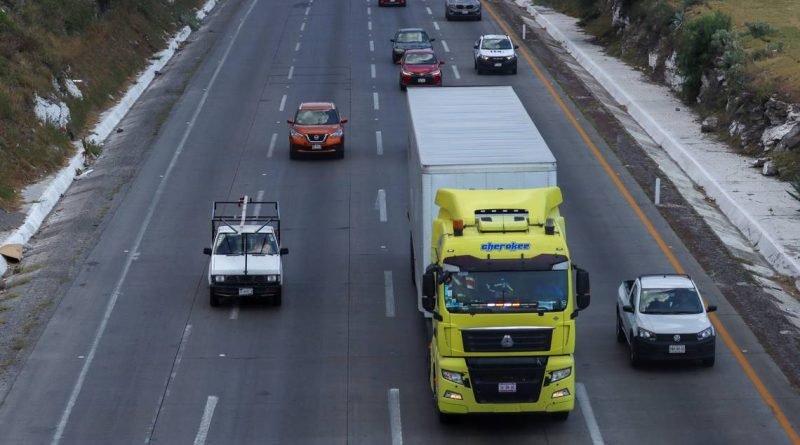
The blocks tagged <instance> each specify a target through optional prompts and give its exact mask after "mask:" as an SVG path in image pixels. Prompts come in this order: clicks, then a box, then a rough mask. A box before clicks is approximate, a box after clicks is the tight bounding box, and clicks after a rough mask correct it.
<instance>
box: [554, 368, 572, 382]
mask: <svg viewBox="0 0 800 445" xmlns="http://www.w3.org/2000/svg"><path fill="white" fill-rule="evenodd" d="M570 375H572V367H569V368H562V369H556V370H555V371H552V372H550V383H553V382H557V381H559V380H564V379H565V378H567V377H569V376H570Z"/></svg>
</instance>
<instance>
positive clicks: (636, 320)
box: [616, 274, 717, 367]
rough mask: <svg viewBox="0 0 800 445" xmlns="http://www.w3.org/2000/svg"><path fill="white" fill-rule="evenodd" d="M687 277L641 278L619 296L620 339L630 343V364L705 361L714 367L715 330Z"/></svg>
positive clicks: (624, 287)
mask: <svg viewBox="0 0 800 445" xmlns="http://www.w3.org/2000/svg"><path fill="white" fill-rule="evenodd" d="M715 310H717V307H716V306H708V307H705V305H704V303H703V298H702V297H701V296H700V292H699V291H698V289H697V286H696V285H695V283H694V281H693V280H692V279H691V278H690V277H689V276H688V275H676V274H667V275H642V276H640V277H639V278H636V279H635V280H628V281H623V282H622V284H621V285H620V286H619V292H618V295H617V311H616V312H617V341H619V342H620V343H628V346H629V348H630V361H631V365H632V366H634V367H636V366H638V365H639V364H641V362H642V361H644V360H700V361H702V363H703V365H704V366H707V367H711V366H714V357H715V348H716V346H715V342H716V332H715V331H714V326H713V325H712V324H711V321H710V320H709V319H708V312H713V311H715Z"/></svg>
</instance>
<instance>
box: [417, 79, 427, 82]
mask: <svg viewBox="0 0 800 445" xmlns="http://www.w3.org/2000/svg"><path fill="white" fill-rule="evenodd" d="M427 80H428V79H417V83H425V82H426V81H427Z"/></svg>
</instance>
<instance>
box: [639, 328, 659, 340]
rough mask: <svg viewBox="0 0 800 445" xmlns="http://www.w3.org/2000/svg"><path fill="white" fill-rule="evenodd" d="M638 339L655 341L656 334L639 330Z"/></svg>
mask: <svg viewBox="0 0 800 445" xmlns="http://www.w3.org/2000/svg"><path fill="white" fill-rule="evenodd" d="M639 337H640V338H643V339H645V340H655V339H656V334H655V333H653V332H650V331H648V330H647V329H642V328H639Z"/></svg>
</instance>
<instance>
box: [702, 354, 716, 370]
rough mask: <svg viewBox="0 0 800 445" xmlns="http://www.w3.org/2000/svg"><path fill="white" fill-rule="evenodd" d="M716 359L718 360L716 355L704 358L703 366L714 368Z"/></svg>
mask: <svg viewBox="0 0 800 445" xmlns="http://www.w3.org/2000/svg"><path fill="white" fill-rule="evenodd" d="M715 360H716V357H709V358H704V359H703V366H705V367H706V368H713V367H714V361H715Z"/></svg>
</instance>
